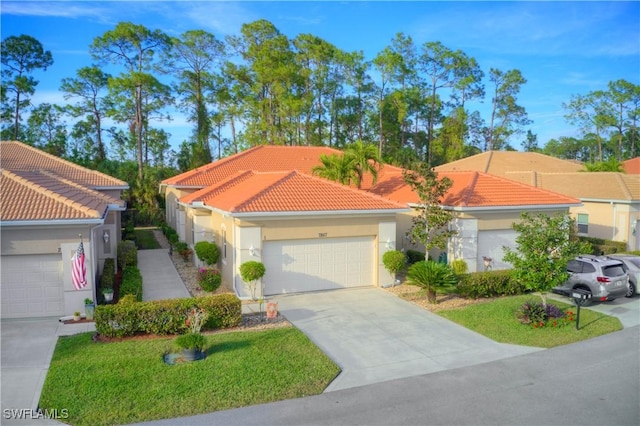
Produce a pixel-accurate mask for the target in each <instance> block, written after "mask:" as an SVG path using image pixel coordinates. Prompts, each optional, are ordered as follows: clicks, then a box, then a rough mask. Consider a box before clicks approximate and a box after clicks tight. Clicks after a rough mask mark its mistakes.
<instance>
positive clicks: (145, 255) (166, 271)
mask: <svg viewBox="0 0 640 426" xmlns="http://www.w3.org/2000/svg"><path fill="white" fill-rule="evenodd" d="M138 269H140V274H141V275H142V300H144V301H147V300H162V299H177V298H180V297H191V294H190V293H189V290H187V287H185V285H184V283H183V282H182V279H181V278H180V275H178V271H176V267H175V266H174V265H173V262H172V261H171V257H170V256H169V250H167V249H156V250H139V251H138Z"/></svg>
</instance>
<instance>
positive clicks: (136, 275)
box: [118, 266, 142, 302]
mask: <svg viewBox="0 0 640 426" xmlns="http://www.w3.org/2000/svg"><path fill="white" fill-rule="evenodd" d="M118 294H119V296H120V297H123V296H126V295H127V294H131V295H133V296H134V297H135V299H136V301H138V302H142V274H140V269H138V267H137V266H127V267H126V268H125V269H124V271H122V282H121V283H120V291H119V293H118Z"/></svg>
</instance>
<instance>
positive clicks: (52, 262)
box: [1, 254, 64, 318]
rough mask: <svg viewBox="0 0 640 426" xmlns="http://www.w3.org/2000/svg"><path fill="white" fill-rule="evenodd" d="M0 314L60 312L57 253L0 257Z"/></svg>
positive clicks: (62, 294) (10, 316)
mask: <svg viewBox="0 0 640 426" xmlns="http://www.w3.org/2000/svg"><path fill="white" fill-rule="evenodd" d="M1 267H2V276H1V282H2V294H1V295H2V318H24V317H46V316H58V315H63V314H64V291H63V283H62V262H61V255H59V254H48V255H30V256H26V255H25V256H3V257H2V265H1Z"/></svg>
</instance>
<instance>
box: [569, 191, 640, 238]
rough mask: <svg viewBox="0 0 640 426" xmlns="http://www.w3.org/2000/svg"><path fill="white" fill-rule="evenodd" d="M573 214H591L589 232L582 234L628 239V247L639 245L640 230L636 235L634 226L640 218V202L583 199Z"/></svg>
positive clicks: (573, 210) (575, 217)
mask: <svg viewBox="0 0 640 426" xmlns="http://www.w3.org/2000/svg"><path fill="white" fill-rule="evenodd" d="M570 211H571V216H572V217H573V218H574V219H577V217H578V214H587V215H588V216H589V223H588V225H589V229H588V233H587V234H580V235H585V236H589V237H594V238H603V239H605V240H613V241H626V242H627V249H629V250H634V249H636V250H637V249H638V247H640V246H639V245H638V232H640V230H638V229H636V233H635V235H634V233H633V230H634V226H635V228H637V225H636V222H637V221H639V220H640V213H639V211H640V202H631V203H629V202H624V203H619V202H615V201H602V202H598V201H583V205H582V206H579V207H573V208H571V210H570Z"/></svg>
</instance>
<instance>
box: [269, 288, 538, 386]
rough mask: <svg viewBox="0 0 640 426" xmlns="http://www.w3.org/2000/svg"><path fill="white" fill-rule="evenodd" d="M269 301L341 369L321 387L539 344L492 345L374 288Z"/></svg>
mask: <svg viewBox="0 0 640 426" xmlns="http://www.w3.org/2000/svg"><path fill="white" fill-rule="evenodd" d="M275 300H277V302H278V309H279V311H280V312H281V313H282V314H283V315H284V316H285V317H286V318H287V319H288V320H289V321H290V322H291V323H293V325H295V326H296V327H297V328H298V329H300V330H301V331H302V332H304V333H305V334H306V335H307V336H308V337H309V338H310V339H311V340H312V341H313V342H314V343H315V344H316V345H317V346H318V347H319V348H320V349H322V351H323V352H324V353H326V354H327V355H328V356H329V357H330V358H331V359H333V361H334V362H336V364H338V365H339V366H340V368H341V369H342V372H341V373H340V375H339V376H338V377H337V378H336V379H335V380H334V381H333V382H332V383H331V384H330V385H329V386H328V387H327V389H326V390H325V392H331V391H336V390H340V389H348V388H353V387H357V386H364V385H370V384H374V383H381V382H386V381H389V380H394V379H400V378H404V377H411V376H416V375H421V374H428V373H434V372H437V371H443V370H448V369H454V368H460V367H466V366H469V365H477V364H483V363H486V362H491V361H496V360H499V359H504V358H509V357H513V356H518V355H522V354H527V353H531V352H537V351H540V350H542V349H540V348H533V347H526V346H516V345H507V344H501V343H496V342H494V341H493V340H491V339H488V338H486V337H484V336H482V335H480V334H478V333H475V332H473V331H471V330H468V329H466V328H464V327H462V326H459V325H457V324H455V323H453V322H451V321H449V320H446V319H444V318H442V317H440V316H438V315H436V314H434V313H431V312H429V311H426V310H424V309H422V308H420V307H418V306H416V305H414V304H412V303H409V302H406V301H404V300H402V299H400V298H398V297H396V296H394V295H392V294H389V293H387V292H385V291H384V290H382V289H378V288H371V287H367V288H359V289H349V290H335V291H327V292H320V293H308V294H298V295H291V296H278V297H276V298H275Z"/></svg>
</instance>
